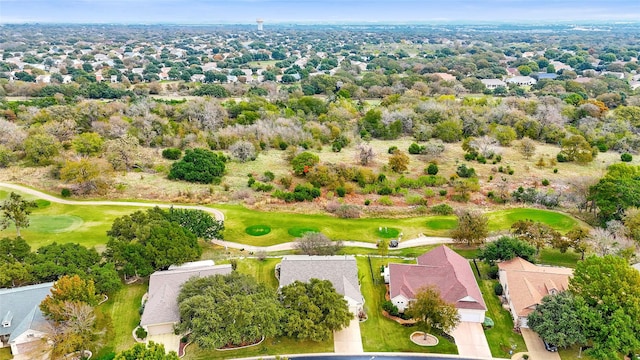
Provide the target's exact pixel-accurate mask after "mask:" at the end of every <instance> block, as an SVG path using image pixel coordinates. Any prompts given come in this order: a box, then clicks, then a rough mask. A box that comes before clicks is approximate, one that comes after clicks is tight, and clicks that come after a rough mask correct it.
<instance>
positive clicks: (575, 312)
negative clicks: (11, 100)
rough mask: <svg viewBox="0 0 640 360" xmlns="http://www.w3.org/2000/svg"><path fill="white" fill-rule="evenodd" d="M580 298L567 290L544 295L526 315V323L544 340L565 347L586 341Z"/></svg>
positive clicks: (582, 302) (582, 304)
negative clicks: (539, 302)
mask: <svg viewBox="0 0 640 360" xmlns="http://www.w3.org/2000/svg"><path fill="white" fill-rule="evenodd" d="M583 306H584V301H583V300H582V299H576V298H575V297H574V296H573V294H572V293H571V292H569V291H564V292H561V293H559V294H557V295H549V296H545V297H544V298H543V299H542V303H541V304H540V305H538V306H537V307H536V309H535V310H534V311H533V312H532V313H531V314H529V316H528V317H527V324H528V325H529V328H531V330H533V331H535V332H536V333H538V334H539V335H540V337H542V338H543V339H545V340H546V341H548V342H550V343H552V344H555V345H556V346H560V347H563V348H566V347H568V346H573V345H576V344H577V345H583V344H586V342H587V337H586V335H585V334H586V332H585V324H584V323H583V321H582V316H581V311H582V308H583Z"/></svg>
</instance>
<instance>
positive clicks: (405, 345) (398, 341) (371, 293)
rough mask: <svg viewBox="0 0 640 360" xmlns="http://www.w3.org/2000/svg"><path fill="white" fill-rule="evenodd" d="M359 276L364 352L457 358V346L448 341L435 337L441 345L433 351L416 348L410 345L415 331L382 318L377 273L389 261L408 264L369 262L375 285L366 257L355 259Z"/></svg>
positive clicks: (379, 285) (378, 259)
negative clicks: (426, 353)
mask: <svg viewBox="0 0 640 360" xmlns="http://www.w3.org/2000/svg"><path fill="white" fill-rule="evenodd" d="M357 261H358V272H359V274H360V289H361V291H362V294H363V295H364V297H365V303H364V307H365V311H366V313H367V316H368V319H367V321H365V322H362V323H360V331H361V333H362V345H363V347H364V351H371V352H374V351H380V352H387V351H400V352H430V353H443V354H457V353H458V349H457V347H456V345H455V344H454V343H452V342H450V341H449V340H447V339H445V338H443V337H440V336H438V340H439V341H440V342H439V343H438V345H436V346H433V347H423V346H418V345H416V344H414V343H412V342H411V340H410V339H409V336H410V335H411V333H412V332H414V331H415V328H412V327H406V326H402V325H400V324H398V323H397V322H395V321H393V320H390V319H387V318H386V317H384V316H382V312H381V310H382V308H381V306H382V302H383V301H384V295H385V292H386V289H385V286H384V283H382V277H381V276H380V274H379V273H378V270H379V269H380V267H381V266H382V265H383V264H386V263H387V262H389V261H394V262H411V261H402V260H400V259H389V258H387V259H382V258H371V261H372V268H373V271H374V276H375V277H376V278H379V279H380V283H378V284H374V282H373V279H372V277H371V268H370V266H369V261H368V260H367V258H366V257H358V258H357Z"/></svg>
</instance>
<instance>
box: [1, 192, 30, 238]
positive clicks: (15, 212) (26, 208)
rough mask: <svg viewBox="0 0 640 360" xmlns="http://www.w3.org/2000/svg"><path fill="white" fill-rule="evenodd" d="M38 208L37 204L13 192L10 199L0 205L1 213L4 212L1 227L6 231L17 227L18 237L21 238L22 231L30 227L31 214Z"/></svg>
mask: <svg viewBox="0 0 640 360" xmlns="http://www.w3.org/2000/svg"><path fill="white" fill-rule="evenodd" d="M36 207H38V206H37V205H36V203H35V202H33V201H27V200H25V199H23V198H22V196H21V195H20V194H16V193H14V192H13V191H12V192H11V193H10V194H9V198H8V199H7V200H5V201H3V202H2V204H0V211H2V218H0V226H1V227H2V229H3V230H4V229H6V228H7V227H9V225H11V224H13V225H14V226H15V227H16V234H17V237H20V229H21V228H26V227H29V214H31V210H32V209H34V208H36Z"/></svg>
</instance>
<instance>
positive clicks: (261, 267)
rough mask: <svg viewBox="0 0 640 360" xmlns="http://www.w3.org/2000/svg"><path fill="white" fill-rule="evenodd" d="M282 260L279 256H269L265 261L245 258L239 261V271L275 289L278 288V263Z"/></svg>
mask: <svg viewBox="0 0 640 360" xmlns="http://www.w3.org/2000/svg"><path fill="white" fill-rule="evenodd" d="M280 261H281V259H279V258H268V259H265V260H263V261H260V260H257V259H244V260H242V261H238V272H241V273H243V274H247V275H251V276H253V277H254V278H255V279H256V280H257V281H258V283H260V284H267V285H269V286H270V287H271V288H273V289H277V288H278V279H276V275H275V269H276V264H278V263H279V262H280Z"/></svg>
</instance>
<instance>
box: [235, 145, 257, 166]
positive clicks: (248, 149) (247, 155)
mask: <svg viewBox="0 0 640 360" xmlns="http://www.w3.org/2000/svg"><path fill="white" fill-rule="evenodd" d="M229 151H230V152H231V155H233V157H234V158H236V159H237V160H238V161H240V162H247V161H253V160H255V159H256V156H257V155H256V148H255V146H253V144H252V143H250V142H249V141H243V140H241V141H236V142H235V143H234V144H233V145H231V146H230V147H229Z"/></svg>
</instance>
